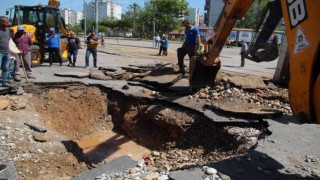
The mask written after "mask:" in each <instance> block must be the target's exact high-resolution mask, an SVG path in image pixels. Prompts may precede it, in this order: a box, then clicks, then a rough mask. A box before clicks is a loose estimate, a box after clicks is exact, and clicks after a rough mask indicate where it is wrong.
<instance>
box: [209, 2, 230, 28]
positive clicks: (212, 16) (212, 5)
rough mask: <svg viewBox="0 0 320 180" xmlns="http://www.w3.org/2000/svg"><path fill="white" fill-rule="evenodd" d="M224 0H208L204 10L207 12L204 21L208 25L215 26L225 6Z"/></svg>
mask: <svg viewBox="0 0 320 180" xmlns="http://www.w3.org/2000/svg"><path fill="white" fill-rule="evenodd" d="M224 2H225V1H224V0H206V4H205V6H204V10H205V11H207V12H206V13H205V19H204V22H205V24H206V25H207V26H209V27H211V26H214V25H215V24H216V22H217V20H218V18H219V16H220V13H221V11H222V9H223V7H224Z"/></svg>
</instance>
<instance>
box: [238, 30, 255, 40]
mask: <svg viewBox="0 0 320 180" xmlns="http://www.w3.org/2000/svg"><path fill="white" fill-rule="evenodd" d="M251 39H252V32H250V31H239V41H242V40H243V41H244V42H251Z"/></svg>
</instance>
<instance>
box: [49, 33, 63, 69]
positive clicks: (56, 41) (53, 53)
mask: <svg viewBox="0 0 320 180" xmlns="http://www.w3.org/2000/svg"><path fill="white" fill-rule="evenodd" d="M54 31H55V30H54V28H50V33H49V34H47V36H46V41H47V42H48V51H49V61H50V66H52V61H53V59H54V58H58V59H59V62H60V66H62V58H61V55H60V36H59V34H56V33H55V32H54Z"/></svg>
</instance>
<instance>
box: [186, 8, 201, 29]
mask: <svg viewBox="0 0 320 180" xmlns="http://www.w3.org/2000/svg"><path fill="white" fill-rule="evenodd" d="M188 12H189V15H188V16H185V17H184V19H188V20H189V21H190V22H191V24H192V25H194V26H199V25H200V9H199V8H189V9H188Z"/></svg>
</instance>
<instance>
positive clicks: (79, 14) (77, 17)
mask: <svg viewBox="0 0 320 180" xmlns="http://www.w3.org/2000/svg"><path fill="white" fill-rule="evenodd" d="M74 16H75V21H74V24H76V25H78V24H80V22H81V20H83V12H82V11H77V12H74Z"/></svg>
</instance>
